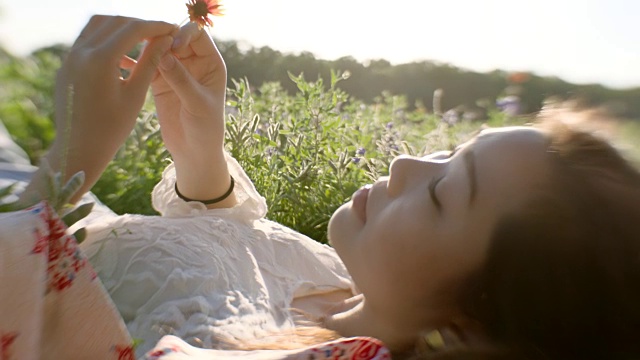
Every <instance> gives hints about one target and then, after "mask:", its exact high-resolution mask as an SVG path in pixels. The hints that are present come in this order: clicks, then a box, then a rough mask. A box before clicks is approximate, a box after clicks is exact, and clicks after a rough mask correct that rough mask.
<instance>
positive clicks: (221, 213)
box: [81, 155, 354, 356]
mask: <svg viewBox="0 0 640 360" xmlns="http://www.w3.org/2000/svg"><path fill="white" fill-rule="evenodd" d="M227 163H228V166H229V170H230V172H231V175H232V176H233V177H234V178H235V180H236V187H235V190H234V191H235V195H236V197H237V199H238V204H237V205H236V206H234V207H233V208H230V209H206V208H205V207H204V205H202V204H200V203H196V202H189V203H187V202H185V201H183V200H181V199H179V198H178V197H177V196H176V195H175V192H174V189H173V185H174V182H175V169H174V167H173V165H169V166H168V167H167V169H166V170H165V171H164V174H163V179H162V180H161V181H160V183H158V184H157V185H156V187H155V188H154V190H153V194H152V200H153V206H154V208H155V209H156V210H157V211H158V212H160V213H161V214H162V216H141V215H124V216H105V217H101V218H99V219H98V220H97V221H93V223H92V224H90V225H89V226H88V227H87V230H88V233H89V235H88V237H87V239H86V240H85V241H84V242H83V243H82V244H81V247H82V248H83V250H84V251H85V253H86V255H87V256H88V258H89V261H90V262H91V264H92V265H93V266H94V268H95V269H96V271H97V272H98V276H99V277H100V279H101V280H102V283H103V284H104V286H105V288H106V289H107V291H108V292H109V294H110V295H111V298H112V299H113V301H114V303H115V305H116V307H117V308H118V310H119V311H120V314H121V315H122V317H123V318H124V320H125V322H126V324H127V327H128V329H129V331H130V333H131V336H132V337H133V338H134V339H138V340H141V341H142V344H141V345H140V346H139V347H138V349H137V354H138V356H139V355H141V354H144V353H145V352H146V351H147V350H148V349H151V348H152V347H153V346H154V345H155V344H156V342H157V341H158V340H159V339H160V338H161V337H162V336H163V335H166V334H172V335H176V336H178V337H180V338H182V339H184V340H185V341H187V342H190V343H191V344H193V345H196V346H199V347H205V348H217V347H221V346H222V347H223V345H224V344H225V343H228V342H227V341H228V340H229V339H232V340H240V341H241V340H250V339H255V338H260V337H261V336H264V335H267V334H271V333H277V332H279V331H282V330H284V329H288V328H291V327H292V326H294V322H293V314H292V312H291V311H290V309H291V304H292V302H293V301H294V299H297V298H301V297H304V296H309V295H318V294H330V293H333V292H336V291H340V290H342V291H345V290H346V291H349V292H350V293H353V291H354V290H353V286H352V282H351V278H350V276H349V274H348V273H347V270H346V269H345V267H344V265H343V264H342V262H341V261H340V259H339V257H338V256H337V254H336V253H335V251H334V250H333V249H332V248H331V247H329V246H326V245H322V244H320V243H317V242H315V241H313V240H311V239H309V238H308V237H306V236H304V235H301V234H299V233H297V232H295V231H292V230H291V229H288V228H286V227H284V226H282V225H279V224H277V223H274V222H272V221H269V220H266V219H264V216H265V214H266V212H267V206H266V203H265V200H264V198H263V197H261V196H260V195H259V194H258V193H257V191H256V189H255V187H254V186H253V184H252V183H251V181H250V180H249V178H248V177H247V175H246V174H245V173H244V171H243V170H242V168H241V167H240V165H239V164H238V163H237V162H236V161H235V159H233V158H231V157H230V156H228V155H227Z"/></svg>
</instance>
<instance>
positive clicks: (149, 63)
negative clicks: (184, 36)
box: [127, 35, 173, 92]
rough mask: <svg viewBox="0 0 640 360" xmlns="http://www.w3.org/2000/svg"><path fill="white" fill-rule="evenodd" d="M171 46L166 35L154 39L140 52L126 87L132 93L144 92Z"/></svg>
mask: <svg viewBox="0 0 640 360" xmlns="http://www.w3.org/2000/svg"><path fill="white" fill-rule="evenodd" d="M171 44H173V37H171V36H169V35H167V36H162V37H158V38H155V39H153V40H151V41H150V42H149V44H148V45H147V46H146V47H145V48H144V50H143V51H142V55H141V56H140V60H138V63H137V64H136V65H135V67H134V68H133V71H132V72H131V76H130V77H129V80H128V81H127V82H128V85H129V87H130V88H131V89H132V91H134V92H139V91H141V92H146V91H147V89H148V88H149V84H150V83H151V80H152V79H153V77H154V75H155V74H156V69H157V67H158V64H160V59H161V58H162V56H163V55H164V54H165V53H166V52H168V51H169V49H170V48H171Z"/></svg>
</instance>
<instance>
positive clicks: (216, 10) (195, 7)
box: [187, 0, 223, 29]
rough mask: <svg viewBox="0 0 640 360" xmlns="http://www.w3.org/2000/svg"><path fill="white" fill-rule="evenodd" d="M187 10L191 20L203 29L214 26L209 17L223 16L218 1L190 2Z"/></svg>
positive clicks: (190, 0)
mask: <svg viewBox="0 0 640 360" xmlns="http://www.w3.org/2000/svg"><path fill="white" fill-rule="evenodd" d="M187 9H188V10H189V20H190V21H191V22H194V23H196V24H198V26H199V27H200V28H201V29H202V28H203V27H205V26H213V21H212V20H211V18H210V17H209V15H212V16H222V15H223V14H222V9H221V5H220V4H219V2H218V0H189V2H187Z"/></svg>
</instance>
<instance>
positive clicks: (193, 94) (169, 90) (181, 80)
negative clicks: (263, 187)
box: [151, 23, 236, 208]
mask: <svg viewBox="0 0 640 360" xmlns="http://www.w3.org/2000/svg"><path fill="white" fill-rule="evenodd" d="M159 69H160V74H161V76H158V77H157V78H156V79H154V80H153V82H152V84H151V86H152V89H153V95H154V98H155V102H156V109H157V111H158V118H159V121H160V126H161V131H162V137H163V139H164V142H165V145H166V146H167V149H168V150H169V152H170V153H171V155H172V157H173V160H174V163H175V168H176V178H177V188H179V191H180V193H181V194H182V195H183V196H184V197H186V198H189V199H196V200H203V201H204V200H209V199H216V198H220V197H224V195H225V194H226V193H227V192H228V190H230V187H231V178H230V175H229V169H228V168H227V163H226V161H225V157H224V129H225V126H224V104H225V93H226V86H227V69H226V67H225V64H224V60H223V59H222V56H221V55H220V52H219V51H218V49H217V48H216V46H215V44H214V43H213V41H212V40H211V37H209V35H208V34H207V33H206V31H205V30H203V29H198V26H197V25H196V24H194V23H189V24H187V25H185V26H184V27H182V28H181V29H180V31H179V32H178V33H177V34H175V42H174V44H173V48H172V53H168V54H166V55H165V56H164V57H163V58H162V59H161V60H160V66H159ZM235 204H236V197H235V195H234V194H233V193H231V194H230V195H229V196H228V197H226V198H224V200H222V201H219V202H215V203H213V204H211V205H208V207H209V208H227V207H232V206H233V205H235Z"/></svg>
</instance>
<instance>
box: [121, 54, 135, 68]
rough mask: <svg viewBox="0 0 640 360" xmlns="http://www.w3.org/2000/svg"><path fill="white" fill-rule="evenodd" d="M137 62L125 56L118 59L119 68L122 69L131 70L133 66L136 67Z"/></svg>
mask: <svg viewBox="0 0 640 360" xmlns="http://www.w3.org/2000/svg"><path fill="white" fill-rule="evenodd" d="M137 63H138V62H137V61H136V60H134V59H132V58H130V57H128V56H127V55H123V56H122V58H121V59H120V67H121V68H123V69H127V70H131V69H133V67H134V66H136V64H137Z"/></svg>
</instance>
